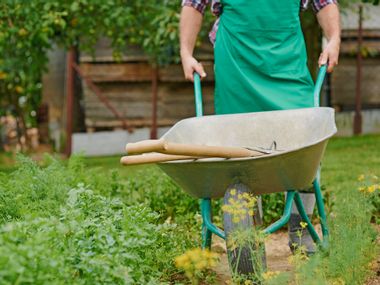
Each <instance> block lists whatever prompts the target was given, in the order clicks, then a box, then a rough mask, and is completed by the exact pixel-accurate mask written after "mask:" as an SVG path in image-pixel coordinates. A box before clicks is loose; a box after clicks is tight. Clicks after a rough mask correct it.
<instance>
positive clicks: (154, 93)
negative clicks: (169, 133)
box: [150, 64, 158, 139]
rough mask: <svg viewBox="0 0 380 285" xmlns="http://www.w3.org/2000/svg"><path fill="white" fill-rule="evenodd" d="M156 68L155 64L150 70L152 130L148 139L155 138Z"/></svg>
mask: <svg viewBox="0 0 380 285" xmlns="http://www.w3.org/2000/svg"><path fill="white" fill-rule="evenodd" d="M157 93H158V67H157V65H156V64H155V65H154V66H153V69H152V128H151V130H150V138H151V139H156V138H157V99H158V94H157Z"/></svg>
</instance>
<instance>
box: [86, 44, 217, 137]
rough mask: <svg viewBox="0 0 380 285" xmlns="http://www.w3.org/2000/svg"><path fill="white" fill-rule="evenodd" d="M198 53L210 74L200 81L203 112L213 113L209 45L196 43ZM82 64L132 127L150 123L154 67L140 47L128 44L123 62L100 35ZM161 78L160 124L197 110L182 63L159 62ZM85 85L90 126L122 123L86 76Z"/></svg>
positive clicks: (181, 117)
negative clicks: (118, 59) (115, 55)
mask: <svg viewBox="0 0 380 285" xmlns="http://www.w3.org/2000/svg"><path fill="white" fill-rule="evenodd" d="M197 58H198V59H199V60H200V61H201V62H202V63H203V65H204V66H205V69H206V72H207V74H208V77H207V78H206V79H205V80H204V81H203V86H202V87H203V93H204V104H205V112H206V114H212V113H213V93H214V76H213V50H212V47H211V45H209V46H206V47H202V48H200V49H198V55H197ZM80 70H81V72H82V74H83V75H84V77H86V78H88V79H90V80H91V81H92V82H93V83H95V85H96V86H97V87H98V88H99V90H100V91H101V93H102V96H104V97H105V98H106V99H107V100H108V102H109V104H111V105H112V106H113V108H115V109H116V110H117V112H118V113H119V114H121V116H122V117H123V119H124V120H126V123H127V125H128V128H135V127H151V125H152V111H153V107H152V106H153V105H152V80H154V78H153V76H155V70H154V68H153V66H152V65H151V64H150V63H149V61H148V58H147V57H146V56H145V55H144V54H143V53H142V52H141V51H140V50H139V49H137V48H133V47H130V48H129V49H128V51H127V52H126V54H125V55H124V57H123V58H122V60H121V62H115V61H114V59H113V57H112V52H111V50H110V49H109V45H108V43H107V42H106V41H102V42H100V43H99V44H98V45H97V47H96V53H95V56H94V57H92V56H88V55H82V56H81V57H80ZM157 80H158V84H157V126H158V127H163V126H171V125H173V124H174V123H175V122H177V121H178V120H180V119H183V118H186V117H192V116H194V114H195V110H194V95H193V85H192V84H191V83H190V82H187V81H186V80H185V78H184V75H183V71H182V67H181V65H180V64H171V65H168V66H164V67H160V68H158V72H157ZM82 86H83V94H84V96H83V99H84V107H85V108H84V110H85V124H86V127H87V130H88V131H93V130H104V129H115V128H121V127H122V122H121V121H120V120H118V119H117V118H115V115H114V114H113V113H112V112H111V110H110V109H109V108H106V107H105V105H104V102H102V100H101V98H99V96H97V95H96V94H95V93H94V92H93V91H92V90H91V88H89V86H88V84H86V82H85V80H82Z"/></svg>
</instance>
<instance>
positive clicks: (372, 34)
mask: <svg viewBox="0 0 380 285" xmlns="http://www.w3.org/2000/svg"><path fill="white" fill-rule="evenodd" d="M357 37H358V30H357V29H354V30H351V29H344V30H342V39H344V38H357ZM363 37H364V38H375V39H380V29H371V30H370V29H364V30H363Z"/></svg>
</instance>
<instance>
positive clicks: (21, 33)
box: [18, 28, 28, 37]
mask: <svg viewBox="0 0 380 285" xmlns="http://www.w3.org/2000/svg"><path fill="white" fill-rule="evenodd" d="M18 34H19V36H21V37H25V36H26V35H27V34H28V31H27V30H25V29H24V28H21V29H19V30H18Z"/></svg>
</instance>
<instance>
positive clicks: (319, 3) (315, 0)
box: [311, 0, 338, 13]
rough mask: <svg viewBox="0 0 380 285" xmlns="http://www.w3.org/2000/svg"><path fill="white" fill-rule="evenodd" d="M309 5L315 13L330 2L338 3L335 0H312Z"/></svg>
mask: <svg viewBox="0 0 380 285" xmlns="http://www.w3.org/2000/svg"><path fill="white" fill-rule="evenodd" d="M311 2H312V3H311V6H312V7H313V10H314V12H315V13H318V12H319V11H320V10H321V9H322V8H324V7H326V6H327V5H330V4H338V1H337V0H312V1H311Z"/></svg>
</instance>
